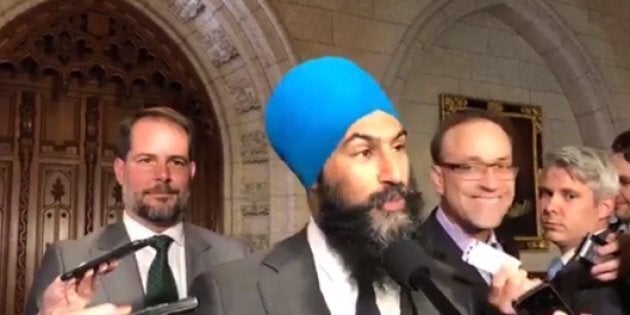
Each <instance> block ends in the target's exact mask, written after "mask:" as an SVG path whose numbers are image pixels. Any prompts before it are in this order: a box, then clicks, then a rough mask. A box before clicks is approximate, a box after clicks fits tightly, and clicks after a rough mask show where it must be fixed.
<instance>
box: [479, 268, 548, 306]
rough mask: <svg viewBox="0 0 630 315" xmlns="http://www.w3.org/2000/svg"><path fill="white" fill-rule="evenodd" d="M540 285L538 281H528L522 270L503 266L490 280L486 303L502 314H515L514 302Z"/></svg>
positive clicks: (525, 273)
mask: <svg viewBox="0 0 630 315" xmlns="http://www.w3.org/2000/svg"><path fill="white" fill-rule="evenodd" d="M541 283H542V281H541V280H540V279H529V278H528V277H527V271H525V270H523V269H516V268H513V267H511V268H510V267H506V266H504V267H502V268H501V269H500V270H499V272H497V274H496V275H494V277H493V278H492V285H491V287H490V294H489V296H488V301H489V302H490V304H492V305H493V306H494V307H496V308H497V309H498V310H499V311H500V312H501V313H502V314H516V311H515V310H514V308H513V306H512V305H513V303H514V301H516V300H517V299H518V298H519V297H520V296H521V295H523V294H524V293H525V292H527V291H529V290H531V289H533V288H534V287H536V286H538V285H540V284H541Z"/></svg>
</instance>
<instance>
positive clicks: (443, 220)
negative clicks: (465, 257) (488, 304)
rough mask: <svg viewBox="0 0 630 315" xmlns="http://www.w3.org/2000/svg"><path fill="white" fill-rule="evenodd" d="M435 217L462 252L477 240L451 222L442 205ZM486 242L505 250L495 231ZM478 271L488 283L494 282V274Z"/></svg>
mask: <svg viewBox="0 0 630 315" xmlns="http://www.w3.org/2000/svg"><path fill="white" fill-rule="evenodd" d="M435 217H436V219H437V221H438V222H439V223H440V225H441V226H442V228H443V229H444V231H446V234H448V236H450V237H451V239H452V240H453V241H454V242H455V244H457V247H459V249H461V251H462V252H464V251H465V250H466V249H467V248H468V246H470V244H472V242H473V241H475V238H474V237H473V236H472V235H470V234H468V233H466V231H464V229H462V228H461V227H460V226H459V225H458V224H456V223H454V222H451V220H450V219H449V218H448V217H447V216H446V214H445V213H444V210H443V209H442V207H438V209H437V211H436V213H435ZM486 243H488V245H490V246H492V247H494V248H496V249H498V250H501V251H503V248H502V247H501V244H500V243H499V241H498V240H497V236H496V235H495V234H494V231H492V232H491V233H490V239H488V241H487V242H486ZM475 269H476V268H475ZM477 271H478V272H479V274H480V275H481V276H482V277H483V279H484V280H485V281H486V283H490V282H492V274H490V273H488V272H486V271H483V270H480V269H477Z"/></svg>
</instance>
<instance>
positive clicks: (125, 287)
mask: <svg viewBox="0 0 630 315" xmlns="http://www.w3.org/2000/svg"><path fill="white" fill-rule="evenodd" d="M184 235H185V240H186V245H185V246H186V247H185V248H186V249H185V251H186V278H187V282H188V285H190V284H191V283H192V280H193V279H194V278H195V277H196V276H197V275H199V274H200V273H202V272H203V271H206V270H208V269H209V268H210V267H212V266H215V265H219V264H222V263H225V262H228V261H231V260H235V259H239V258H242V257H244V256H245V255H246V254H248V253H249V247H248V246H247V245H246V244H245V243H244V242H242V241H239V240H236V239H232V238H228V237H225V236H221V235H219V234H216V233H214V232H211V231H209V230H207V229H204V228H201V227H198V226H195V225H192V224H189V223H184ZM128 242H130V239H129V236H128V234H127V231H126V229H125V226H124V224H123V223H122V222H119V223H115V224H111V225H108V226H106V227H104V228H103V229H100V230H98V231H95V232H93V233H91V234H89V235H86V236H85V237H83V238H80V239H78V240H65V241H60V242H57V243H55V244H52V245H50V246H49V247H48V248H47V250H46V253H45V254H44V258H43V259H42V262H41V265H40V267H39V269H38V270H37V272H36V273H35V277H34V282H33V286H32V287H31V292H30V295H29V298H28V300H27V304H26V312H25V315H35V314H37V312H38V310H39V300H40V298H41V295H42V293H43V292H44V290H45V289H46V287H47V286H48V285H49V284H50V283H51V282H52V281H53V280H54V279H55V278H56V277H57V276H58V275H60V274H61V273H63V272H66V271H68V270H70V269H72V268H74V267H76V266H78V265H79V264H81V263H82V262H85V261H89V260H91V259H94V258H96V257H98V256H101V255H103V254H105V253H107V252H109V251H111V250H113V249H115V248H117V247H119V246H122V245H124V244H126V243H128ZM105 302H111V303H116V304H131V305H132V306H133V307H134V309H139V308H142V307H143V306H144V289H143V285H142V283H141V279H140V274H139V272H138V267H137V263H136V257H135V255H128V256H126V257H124V258H123V259H121V260H120V261H119V266H118V268H117V269H116V270H114V271H113V272H112V273H111V274H108V275H107V276H105V277H103V280H102V281H101V284H100V286H99V288H98V290H97V292H96V294H95V298H94V299H93V301H92V304H93V305H95V304H100V303H105Z"/></svg>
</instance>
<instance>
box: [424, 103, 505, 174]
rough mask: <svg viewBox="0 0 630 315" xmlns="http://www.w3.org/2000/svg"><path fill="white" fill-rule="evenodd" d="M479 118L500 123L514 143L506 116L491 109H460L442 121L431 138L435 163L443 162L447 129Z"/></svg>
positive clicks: (432, 157)
mask: <svg viewBox="0 0 630 315" xmlns="http://www.w3.org/2000/svg"><path fill="white" fill-rule="evenodd" d="M479 120H486V121H489V122H492V123H494V124H496V125H498V126H499V127H501V129H503V131H505V133H506V134H507V135H508V138H509V139H510V142H511V143H512V144H513V143H514V140H513V139H514V138H513V134H514V132H513V131H512V124H511V123H510V122H509V120H507V119H506V118H505V117H503V116H501V115H499V114H497V113H495V112H493V111H489V110H481V109H468V110H463V111H458V112H455V113H453V114H451V115H450V116H448V117H447V118H446V119H445V120H443V121H442V122H441V123H440V125H439V126H438V129H437V131H436V132H435V134H434V135H433V138H432V139H431V159H432V160H433V164H435V165H439V164H441V163H442V162H443V161H442V144H443V143H442V142H444V134H446V132H447V131H449V130H451V129H452V128H454V127H456V126H459V125H462V124H465V123H469V122H473V121H479Z"/></svg>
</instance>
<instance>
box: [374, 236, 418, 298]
mask: <svg viewBox="0 0 630 315" xmlns="http://www.w3.org/2000/svg"><path fill="white" fill-rule="evenodd" d="M429 257H430V256H429V254H428V253H427V252H426V251H425V250H424V248H422V247H421V246H420V245H419V244H418V243H416V241H412V240H405V241H397V242H393V243H392V244H390V245H389V246H387V248H385V251H384V252H383V267H384V268H385V271H386V272H387V274H388V275H389V276H390V277H391V278H392V279H393V280H394V281H396V283H398V284H399V285H400V286H402V287H405V288H408V289H412V290H418V288H419V283H420V282H421V281H422V279H424V278H428V277H429V274H430V272H429V268H428V266H429V264H430V259H429Z"/></svg>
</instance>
